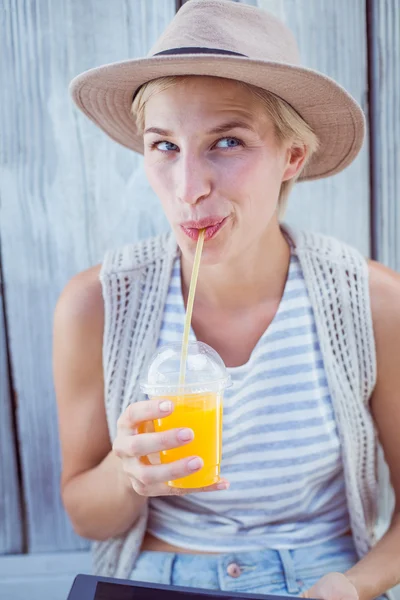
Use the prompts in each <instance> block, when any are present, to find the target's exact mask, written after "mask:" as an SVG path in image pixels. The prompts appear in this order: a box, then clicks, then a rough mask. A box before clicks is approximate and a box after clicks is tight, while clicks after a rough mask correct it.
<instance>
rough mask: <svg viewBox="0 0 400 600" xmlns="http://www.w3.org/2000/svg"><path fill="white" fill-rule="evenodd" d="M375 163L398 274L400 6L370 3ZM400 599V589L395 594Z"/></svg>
mask: <svg viewBox="0 0 400 600" xmlns="http://www.w3.org/2000/svg"><path fill="white" fill-rule="evenodd" d="M368 5H369V10H370V14H369V27H370V36H369V53H370V73H371V107H370V112H371V115H370V116H371V130H372V145H371V159H372V160H371V162H372V167H373V178H372V194H373V199H374V202H373V214H372V215H371V218H372V219H373V233H374V237H375V246H376V248H375V250H376V258H377V259H378V260H379V261H380V262H382V263H384V264H385V265H387V266H389V267H391V268H392V269H396V270H397V271H400V3H399V2H398V0H385V2H375V1H374V0H369V2H368ZM380 474H381V480H382V484H381V502H380V522H379V529H378V531H380V532H382V533H383V532H384V531H385V529H386V528H387V524H388V517H389V515H390V514H391V512H392V510H393V506H394V494H393V491H392V489H391V488H390V486H389V485H388V473H387V470H386V469H385V468H383V467H381V473H380ZM396 593H397V595H398V597H399V598H400V586H399V588H398V591H397V592H396Z"/></svg>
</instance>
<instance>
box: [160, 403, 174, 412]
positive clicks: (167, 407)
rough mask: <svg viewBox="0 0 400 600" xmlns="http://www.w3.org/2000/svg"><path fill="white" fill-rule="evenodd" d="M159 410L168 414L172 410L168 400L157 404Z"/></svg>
mask: <svg viewBox="0 0 400 600" xmlns="http://www.w3.org/2000/svg"><path fill="white" fill-rule="evenodd" d="M159 409H160V410H161V411H162V412H170V411H171V410H172V402H171V401H170V400H163V401H162V402H160V404H159Z"/></svg>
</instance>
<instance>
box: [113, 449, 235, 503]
mask: <svg viewBox="0 0 400 600" xmlns="http://www.w3.org/2000/svg"><path fill="white" fill-rule="evenodd" d="M189 460H190V459H189ZM177 462H178V461H177ZM149 468H150V469H151V468H152V466H151V465H150V466H149V465H148V464H147V465H143V463H141V461H140V460H138V459H137V458H129V459H125V461H124V471H125V473H126V474H127V475H128V477H129V478H130V480H131V482H132V487H133V489H134V490H135V492H136V493H137V494H139V495H141V496H149V497H150V496H185V495H187V494H193V493H198V492H213V491H221V490H226V489H228V488H229V481H227V480H226V479H224V478H223V477H222V478H221V479H220V481H218V482H217V483H214V484H213V485H210V486H206V487H200V488H176V487H172V486H169V485H167V483H165V482H161V483H154V481H153V477H151V476H149V474H148V473H147V472H146V470H148V469H149ZM191 472H193V471H191ZM172 477H173V476H172ZM178 478H180V476H179V477H176V479H178ZM147 481H149V482H150V483H145V482H147ZM168 481H171V479H168ZM172 481H173V479H172Z"/></svg>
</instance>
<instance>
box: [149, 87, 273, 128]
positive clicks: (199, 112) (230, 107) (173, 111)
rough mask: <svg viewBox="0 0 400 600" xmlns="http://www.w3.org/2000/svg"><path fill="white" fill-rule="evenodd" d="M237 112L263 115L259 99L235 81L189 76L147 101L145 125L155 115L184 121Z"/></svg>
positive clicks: (248, 116)
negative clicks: (191, 118) (192, 117)
mask: <svg viewBox="0 0 400 600" xmlns="http://www.w3.org/2000/svg"><path fill="white" fill-rule="evenodd" d="M228 113H229V114H232V115H238V116H240V117H243V118H246V119H247V120H250V121H252V120H257V119H260V118H266V112H265V109H263V106H262V103H261V101H260V100H259V99H258V98H257V97H256V96H254V95H253V94H252V93H251V92H250V90H249V89H247V88H246V87H245V86H243V85H241V84H240V83H239V82H237V81H233V80H230V79H222V78H219V77H205V76H192V77H188V78H185V79H182V80H179V79H178V80H177V81H176V82H174V83H173V84H172V85H171V86H170V87H168V88H167V89H165V90H162V91H159V92H156V93H154V94H152V95H151V96H150V97H149V99H148V100H147V102H146V110H145V116H146V124H147V123H148V121H149V120H151V121H153V119H156V118H168V119H171V118H172V119H176V120H179V121H184V120H185V119H187V118H190V116H191V115H192V116H195V115H196V116H200V117H201V118H203V119H205V118H210V119H212V118H213V117H216V118H218V117H220V116H221V117H222V116H225V115H226V114H228Z"/></svg>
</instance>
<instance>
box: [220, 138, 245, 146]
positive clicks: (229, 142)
mask: <svg viewBox="0 0 400 600" xmlns="http://www.w3.org/2000/svg"><path fill="white" fill-rule="evenodd" d="M241 145H242V143H241V141H240V140H238V139H237V138H234V137H226V138H221V139H220V140H218V142H217V143H216V146H218V147H219V148H237V146H241Z"/></svg>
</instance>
